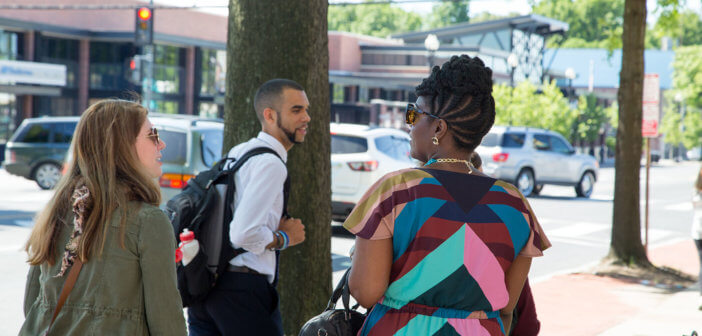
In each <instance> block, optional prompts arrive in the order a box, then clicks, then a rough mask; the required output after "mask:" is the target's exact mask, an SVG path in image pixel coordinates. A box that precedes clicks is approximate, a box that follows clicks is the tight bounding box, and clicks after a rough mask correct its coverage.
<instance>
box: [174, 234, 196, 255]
mask: <svg viewBox="0 0 702 336" xmlns="http://www.w3.org/2000/svg"><path fill="white" fill-rule="evenodd" d="M179 236H180V244H178V248H176V251H175V260H176V263H179V262H180V261H181V260H183V245H185V244H187V243H190V242H192V241H193V240H194V239H195V233H194V232H192V231H190V230H188V229H184V230H183V232H181V233H180V235H179Z"/></svg>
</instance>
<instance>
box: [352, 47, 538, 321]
mask: <svg viewBox="0 0 702 336" xmlns="http://www.w3.org/2000/svg"><path fill="white" fill-rule="evenodd" d="M415 91H416V95H417V97H418V98H417V101H416V104H408V106H407V110H406V118H405V119H406V122H407V124H408V126H410V128H411V132H410V136H411V138H412V141H411V145H412V148H411V153H412V157H413V158H415V159H417V160H419V161H421V162H426V163H425V164H424V166H423V167H420V168H409V169H403V170H399V171H396V172H392V173H389V174H387V175H385V176H384V177H382V178H381V179H380V180H379V181H378V182H376V183H375V184H374V185H373V186H372V187H371V188H370V189H369V190H368V191H367V192H366V194H365V195H364V196H363V197H362V198H361V200H360V201H359V202H358V203H357V205H356V207H355V208H354V210H353V211H352V212H351V214H350V215H349V216H348V218H347V219H346V221H345V222H344V227H345V228H346V229H348V230H349V231H351V232H352V233H353V234H355V235H356V243H355V244H356V250H355V253H354V257H353V259H352V267H351V273H350V278H349V286H350V289H351V294H352V295H353V296H354V297H355V298H356V300H357V301H358V302H359V303H360V304H361V305H363V306H364V307H371V306H373V308H372V309H371V311H370V312H369V314H368V317H367V318H366V320H365V324H364V326H363V328H362V330H361V332H360V333H359V335H396V334H402V335H433V334H437V333H441V334H444V333H445V334H461V335H487V334H489V335H505V334H509V327H510V325H511V319H512V312H513V310H514V307H515V306H516V304H517V299H518V298H519V293H520V292H521V291H522V286H523V285H524V280H525V279H526V277H527V274H528V272H529V268H530V266H531V258H532V257H535V256H541V255H542V250H544V249H546V248H548V247H549V246H550V243H549V241H548V239H547V238H546V236H545V235H544V233H543V231H542V230H541V227H540V225H539V223H538V221H537V219H536V216H535V215H534V213H533V211H532V210H531V207H530V206H529V203H528V202H527V200H526V199H525V198H524V196H523V195H522V194H521V193H520V192H519V190H518V189H517V188H516V187H514V186H513V185H511V184H508V183H505V182H503V181H499V180H495V179H493V178H490V177H488V176H487V175H485V174H483V173H481V172H480V171H478V170H477V169H475V168H474V167H473V166H472V165H471V164H470V161H469V160H470V156H471V153H472V152H473V150H474V149H475V147H477V146H478V144H480V142H481V140H482V138H483V136H485V134H487V133H488V131H489V130H490V128H491V127H492V124H493V123H494V120H495V101H494V99H493V97H492V70H491V69H490V68H487V67H485V65H484V63H483V61H482V60H480V59H479V58H477V57H475V58H471V57H469V56H466V55H462V56H460V57H459V56H454V57H452V58H451V59H450V60H449V61H448V62H446V63H444V64H443V66H442V67H441V68H439V67H434V68H433V69H432V73H431V75H430V76H429V77H428V78H426V79H424V80H423V81H422V83H421V84H420V85H419V86H417V88H416V90H415Z"/></svg>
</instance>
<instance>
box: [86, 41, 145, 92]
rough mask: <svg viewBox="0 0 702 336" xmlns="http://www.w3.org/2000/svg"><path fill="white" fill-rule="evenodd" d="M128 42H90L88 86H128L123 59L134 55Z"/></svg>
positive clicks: (100, 87)
mask: <svg viewBox="0 0 702 336" xmlns="http://www.w3.org/2000/svg"><path fill="white" fill-rule="evenodd" d="M134 53H135V50H134V47H133V46H132V45H131V44H129V43H114V42H91V43H90V88H91V89H97V90H122V89H124V88H126V87H127V86H128V84H127V81H126V79H125V77H124V74H125V70H126V69H125V67H126V64H125V61H126V60H127V58H129V57H131V56H132V55H134Z"/></svg>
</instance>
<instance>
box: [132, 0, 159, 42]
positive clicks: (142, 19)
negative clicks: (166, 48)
mask: <svg viewBox="0 0 702 336" xmlns="http://www.w3.org/2000/svg"><path fill="white" fill-rule="evenodd" d="M135 14H136V17H135V18H134V21H135V23H136V25H135V27H134V44H135V45H137V46H145V45H150V44H153V41H154V10H153V9H151V8H149V7H141V8H138V9H137V10H136V12H135Z"/></svg>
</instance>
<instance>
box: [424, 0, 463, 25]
mask: <svg viewBox="0 0 702 336" xmlns="http://www.w3.org/2000/svg"><path fill="white" fill-rule="evenodd" d="M469 2H470V1H469V0H456V1H444V2H440V3H438V4H436V5H434V6H433V7H432V9H431V13H429V17H428V18H427V22H428V27H425V28H428V29H434V28H441V27H446V26H450V25H455V24H458V23H462V22H468V20H470V17H469V16H468V14H469V12H468V10H469V6H468V3H469Z"/></svg>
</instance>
